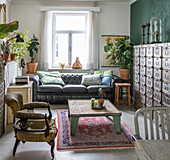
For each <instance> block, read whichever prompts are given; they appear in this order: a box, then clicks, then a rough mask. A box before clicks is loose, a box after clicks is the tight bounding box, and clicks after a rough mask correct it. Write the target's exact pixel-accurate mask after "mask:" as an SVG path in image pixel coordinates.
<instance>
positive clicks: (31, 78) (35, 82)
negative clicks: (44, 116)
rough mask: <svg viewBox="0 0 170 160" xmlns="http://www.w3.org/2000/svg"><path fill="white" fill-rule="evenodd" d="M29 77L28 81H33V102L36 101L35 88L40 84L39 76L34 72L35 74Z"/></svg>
mask: <svg viewBox="0 0 170 160" xmlns="http://www.w3.org/2000/svg"><path fill="white" fill-rule="evenodd" d="M29 79H30V81H33V82H34V83H33V90H32V91H33V94H32V95H33V97H32V98H33V102H34V101H36V100H37V98H36V95H37V90H38V87H39V85H40V78H39V76H38V75H37V74H35V75H32V76H30V77H29Z"/></svg>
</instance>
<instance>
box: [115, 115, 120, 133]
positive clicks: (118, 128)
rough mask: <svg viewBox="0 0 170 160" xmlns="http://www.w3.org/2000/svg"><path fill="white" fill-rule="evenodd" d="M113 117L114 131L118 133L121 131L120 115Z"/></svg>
mask: <svg viewBox="0 0 170 160" xmlns="http://www.w3.org/2000/svg"><path fill="white" fill-rule="evenodd" d="M113 119H114V124H115V129H116V132H117V133H120V132H121V130H120V126H121V123H120V116H113Z"/></svg>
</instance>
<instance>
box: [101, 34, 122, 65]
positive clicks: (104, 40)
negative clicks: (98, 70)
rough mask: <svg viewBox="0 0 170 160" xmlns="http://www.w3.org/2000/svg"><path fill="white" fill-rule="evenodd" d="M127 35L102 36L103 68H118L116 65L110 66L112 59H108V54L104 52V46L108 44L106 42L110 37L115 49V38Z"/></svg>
mask: <svg viewBox="0 0 170 160" xmlns="http://www.w3.org/2000/svg"><path fill="white" fill-rule="evenodd" d="M124 36H125V35H102V52H103V54H102V67H116V66H117V65H115V64H110V62H111V60H112V59H111V57H110V58H108V59H106V57H107V56H108V53H106V52H105V51H104V46H105V45H106V44H107V42H106V40H107V38H108V37H110V38H111V39H112V40H111V41H112V43H113V47H114V44H115V39H114V38H117V37H120V38H121V37H124Z"/></svg>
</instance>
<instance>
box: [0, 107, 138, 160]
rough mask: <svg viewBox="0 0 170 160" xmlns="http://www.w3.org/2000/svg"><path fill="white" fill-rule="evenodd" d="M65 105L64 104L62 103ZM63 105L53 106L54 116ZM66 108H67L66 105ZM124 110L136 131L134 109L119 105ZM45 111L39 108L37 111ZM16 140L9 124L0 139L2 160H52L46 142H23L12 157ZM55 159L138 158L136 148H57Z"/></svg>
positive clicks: (124, 114)
mask: <svg viewBox="0 0 170 160" xmlns="http://www.w3.org/2000/svg"><path fill="white" fill-rule="evenodd" d="M62 107H63V105H62ZM57 108H61V105H58V106H52V112H53V116H54V117H56V109H57ZM64 108H67V106H66V105H65V106H64ZM119 109H120V111H121V112H122V120H123V121H124V123H125V124H126V125H127V127H128V128H129V129H130V130H131V131H132V132H133V133H134V123H133V118H134V113H135V110H134V109H132V110H131V109H129V107H128V106H126V105H120V106H119ZM39 111H41V112H45V111H44V110H37V112H39ZM14 142H15V138H14V133H13V128H12V125H8V126H7V130H6V133H5V134H4V135H3V136H2V138H1V139H0V160H50V159H51V155H50V147H49V145H48V144H47V143H44V142H38V143H37V142H35V143H33V142H26V143H25V144H23V143H21V144H20V145H19V146H18V148H17V151H16V155H15V157H14V158H13V157H12V150H13V145H14ZM54 153H55V160H136V159H137V157H136V155H135V152H134V149H108V150H103V149H102V150H91V151H57V150H56V149H55V152H54Z"/></svg>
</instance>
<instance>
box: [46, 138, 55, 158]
mask: <svg viewBox="0 0 170 160" xmlns="http://www.w3.org/2000/svg"><path fill="white" fill-rule="evenodd" d="M47 143H48V144H49V145H50V146H51V156H52V157H53V158H54V146H55V141H54V139H53V140H51V141H50V142H47Z"/></svg>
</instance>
